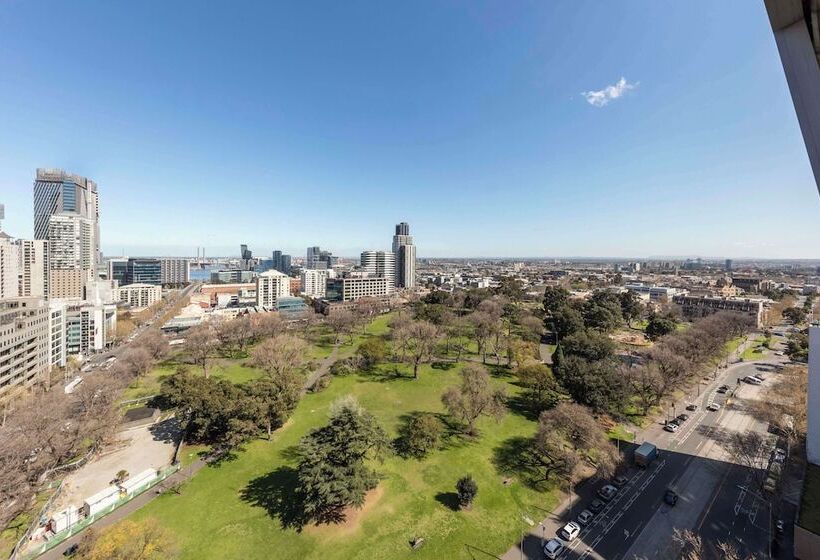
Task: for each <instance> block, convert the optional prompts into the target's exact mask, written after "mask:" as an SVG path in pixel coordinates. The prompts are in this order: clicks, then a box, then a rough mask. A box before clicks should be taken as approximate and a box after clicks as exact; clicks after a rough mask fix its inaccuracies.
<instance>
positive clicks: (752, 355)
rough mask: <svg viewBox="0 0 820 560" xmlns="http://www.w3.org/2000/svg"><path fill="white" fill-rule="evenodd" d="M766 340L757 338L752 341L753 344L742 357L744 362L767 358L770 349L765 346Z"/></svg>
mask: <svg viewBox="0 0 820 560" xmlns="http://www.w3.org/2000/svg"><path fill="white" fill-rule="evenodd" d="M764 340H765V339H764V338H762V337H756V338H755V339H754V340H753V341H752V344H750V345H749V347H748V348H746V350H744V351H743V354H741V355H740V357H741V359H742V360H743V361H744V362H753V361H755V360H759V359H760V358H762V357H763V356H765V355H766V353H767V352H768V350H769V349H768V348H766V346H764V345H763V344H764Z"/></svg>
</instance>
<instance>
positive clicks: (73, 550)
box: [63, 543, 80, 558]
mask: <svg viewBox="0 0 820 560" xmlns="http://www.w3.org/2000/svg"><path fill="white" fill-rule="evenodd" d="M78 550H80V545H78V544H77V543H74V544H72V545H71V546H69V547H68V548H66V549H65V550H64V551H63V556H65V557H66V558H70V557H71V556H74V555H75V554H77V551H78Z"/></svg>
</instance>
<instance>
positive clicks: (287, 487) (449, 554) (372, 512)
mask: <svg viewBox="0 0 820 560" xmlns="http://www.w3.org/2000/svg"><path fill="white" fill-rule="evenodd" d="M393 370H394V366H393V365H385V366H382V367H381V369H379V370H378V371H377V372H375V373H373V374H355V375H351V376H347V377H340V378H335V379H334V380H333V381H332V383H331V384H330V386H329V387H328V388H327V389H325V390H324V391H322V392H320V393H316V394H308V395H306V396H305V397H304V398H303V400H302V401H301V403H300V404H299V406H298V407H297V409H296V411H295V412H294V414H293V416H292V418H291V420H290V421H289V422H288V423H287V424H286V425H285V426H284V427H283V428H282V429H281V430H280V431H279V432H277V433H276V435H275V438H274V441H273V442H268V441H264V440H260V441H255V442H253V443H251V444H249V445H248V446H247V449H246V450H245V451H244V452H240V453H239V454H238V457H237V458H236V460H233V461H229V462H225V463H223V464H222V465H220V466H218V467H206V468H204V469H203V470H201V471H200V472H199V473H198V474H197V475H196V476H195V477H194V478H193V479H192V480H191V481H190V482H188V483H187V484H186V486H185V488H184V489H183V491H182V494H181V495H179V496H177V495H164V496H161V497H159V498H157V499H156V500H154V501H153V502H151V503H150V504H149V505H147V506H146V507H145V508H143V509H141V510H140V511H139V512H137V514H136V515H137V516H138V517H156V518H158V519H159V520H160V522H161V523H162V524H163V525H164V526H166V527H167V528H168V529H169V530H171V531H172V532H173V533H174V535H175V537H176V539H177V541H178V542H179V544H180V546H181V549H182V556H181V557H182V558H183V559H186V560H187V559H190V560H193V559H197V560H198V559H210V558H213V559H232V558H233V559H242V560H245V559H249V560H252V559H260V560H262V559H265V560H267V559H270V558H321V559H322V560H326V559H347V558H368V559H371V558H373V559H388V558H390V559H392V558H410V557H411V556H412V557H414V558H464V559H468V558H476V557H478V556H480V557H487V553H491V554H493V555H500V554H502V553H503V552H504V551H506V550H507V548H508V547H509V546H510V545H511V544H513V543H515V542H516V540H517V539H518V538H519V536H520V532H521V528H522V527H523V526H524V522H523V520H522V513H524V514H526V515H527V516H528V517H530V518H531V519H536V520H537V519H539V518H540V517H541V516H543V515H544V514H545V513H546V512H548V511H550V510H551V509H552V508H553V507H554V505H555V503H556V501H557V496H556V494H555V493H554V492H538V491H535V490H533V489H531V488H529V487H527V486H525V485H523V484H521V483H519V482H517V481H513V482H512V483H511V484H509V485H504V484H503V479H504V476H503V475H501V474H500V473H499V472H497V471H496V468H495V467H494V466H493V461H492V458H493V453H494V450H495V449H496V448H497V447H499V446H500V445H501V444H502V442H504V441H505V440H507V439H508V438H512V437H516V436H530V435H532V434H533V433H534V431H535V423H534V422H532V421H530V420H527V419H526V418H524V417H523V416H519V415H517V414H513V413H510V414H508V415H507V416H506V417H505V418H504V419H503V420H502V421H501V422H499V423H496V422H495V421H493V420H490V419H482V420H481V421H480V423H479V427H480V429H481V437H480V438H479V439H478V440H464V439H462V438H460V437H458V436H453V437H450V438H449V439H448V440H447V443H446V444H445V447H444V449H442V450H440V451H436V452H433V453H432V454H431V455H430V456H428V457H427V458H426V459H423V460H415V459H402V458H400V457H397V456H394V457H389V458H387V459H386V460H385V461H384V462H383V463H381V464H380V463H374V467H375V468H376V469H377V470H378V471H379V472H380V473H381V475H382V477H383V478H382V482H381V483H380V485H379V491H378V492H377V495H379V494H380V496H379V498H378V500H376V501H373V502H370V503H368V505H366V509H365V511H363V512H361V513H359V514H357V515H356V521H355V522H353V523H348V524H345V525H341V526H323V527H320V528H315V527H305V528H304V530H303V531H302V532H297V530H296V529H293V528H283V526H282V523H281V521H280V518H279V517H278V515H277V514H276V510H277V506H275V505H271V506H270V507H268V508H266V507H265V506H263V505H257V504H258V503H259V502H263V503H268V504H270V503H271V502H275V501H276V498H275V497H276V496H278V497H279V499H280V501H284V502H287V501H288V498H289V497H291V492H292V487H293V484H294V471H293V467H294V465H295V459H294V457H293V453H292V452H293V449H294V446H295V445H296V444H297V443H298V441H299V439H300V438H301V437H302V436H304V435H305V434H306V433H307V432H308V431H309V430H310V429H311V428H314V427H317V426H320V425H323V424H325V423H326V422H327V418H328V416H327V414H328V407H329V405H330V404H331V403H332V402H333V401H334V400H335V399H337V398H339V397H341V396H344V395H348V394H352V395H354V396H355V397H356V398H357V399H358V400H359V402H360V403H361V404H362V406H364V407H365V408H366V409H368V410H369V411H370V412H372V413H373V414H374V415H375V416H376V417H377V418H378V420H379V421H380V423H381V425H382V426H383V427H384V428H385V429H386V430H388V432H389V433H390V435H391V437H392V436H395V434H396V428H397V427H398V426H399V424H400V422H401V419H402V417H403V416H404V415H406V414H409V413H412V412H416V411H430V412H441V411H443V406H442V404H441V400H440V396H441V393H442V392H443V390H444V389H445V388H446V387H448V386H450V385H454V384H456V383H458V382H459V375H458V368H453V369H451V370H435V369H432V368H431V367H430V366H423V367H422V368H421V370H420V378H419V379H418V380H413V379H411V378H409V376H407V374H406V372H407V371H408V370H407V369H406V367H405V366H402V371H403V372H404V373H405V375H404V376H401V377H396V376H395V375H394V374H393ZM494 379H495V382H496V383H499V384H503V385H505V386H506V388H507V391H508V392H509V393H511V394H512V393H515V392H516V391H517V390H518V389H517V387H515V386H513V385H511V384H510V382H511V381H512V379H511V378H509V377H505V376H503V375H501V376H499V375H498V374H496V375H495V376H494ZM468 473H469V474H471V475H472V476H473V477H474V478H475V479H476V481H477V482H478V486H479V491H478V496H477V498H476V502H475V505H474V506H473V509H472V510H470V511H465V512H460V511H454V510H453V509H451V507H450V506H449V504H450V503H451V502H452V500H453V497H454V492H455V483H456V481H457V480H458V478H460V477H461V476H463V475H465V474H468ZM249 494H250V495H251V496H252V497H251V498H249V496H248V495H249ZM252 502H253V503H252ZM269 510H270V511H269ZM414 536H421V537H424V538H425V539H426V541H427V542H426V544H425V546H424V547H423V548H421V549H420V550H418V551H415V552H411V550H410V548H409V546H408V541H409V540H410V539H411V538H412V537H414ZM468 546H469V547H470V548H468ZM476 554H477V555H478V556H476Z"/></svg>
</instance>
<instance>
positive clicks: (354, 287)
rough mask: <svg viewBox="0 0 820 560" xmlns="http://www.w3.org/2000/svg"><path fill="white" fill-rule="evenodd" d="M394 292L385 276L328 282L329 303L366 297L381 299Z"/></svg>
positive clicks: (350, 278) (346, 278)
mask: <svg viewBox="0 0 820 560" xmlns="http://www.w3.org/2000/svg"><path fill="white" fill-rule="evenodd" d="M392 290H393V287H392V286H388V285H387V278H385V277H384V276H364V277H345V278H334V279H331V280H328V281H327V299H328V300H329V301H355V300H357V299H361V298H364V297H373V298H379V297H383V296H386V295H388V294H389V293H390V292H391V291H392Z"/></svg>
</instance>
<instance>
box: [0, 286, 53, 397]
mask: <svg viewBox="0 0 820 560" xmlns="http://www.w3.org/2000/svg"><path fill="white" fill-rule="evenodd" d="M0 356H2V360H0V401H2V400H6V399H9V398H14V394H15V393H16V392H17V391H19V390H22V389H26V388H28V387H31V386H32V385H34V384H35V383H36V382H37V381H39V380H41V379H43V378H44V376H45V375H46V374H47V373H48V370H49V311H48V306H47V305H46V301H45V300H44V299H43V298H18V297H14V298H9V299H4V300H2V301H0Z"/></svg>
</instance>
